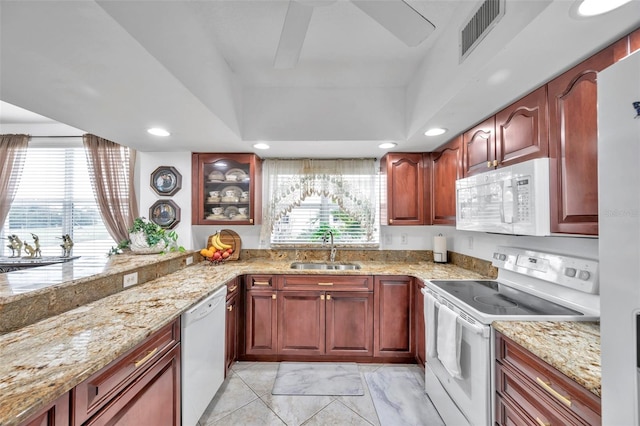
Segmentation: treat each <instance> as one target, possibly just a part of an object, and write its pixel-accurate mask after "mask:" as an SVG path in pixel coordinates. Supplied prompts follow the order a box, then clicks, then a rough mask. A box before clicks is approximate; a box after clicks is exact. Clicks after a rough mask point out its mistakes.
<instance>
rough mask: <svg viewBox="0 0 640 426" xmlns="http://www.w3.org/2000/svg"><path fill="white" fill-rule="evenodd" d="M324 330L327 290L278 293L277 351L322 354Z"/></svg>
mask: <svg viewBox="0 0 640 426" xmlns="http://www.w3.org/2000/svg"><path fill="white" fill-rule="evenodd" d="M324 330H325V294H324V292H321V291H281V292H279V293H278V354H280V355H285V354H288V355H321V354H323V353H324V348H325V340H324Z"/></svg>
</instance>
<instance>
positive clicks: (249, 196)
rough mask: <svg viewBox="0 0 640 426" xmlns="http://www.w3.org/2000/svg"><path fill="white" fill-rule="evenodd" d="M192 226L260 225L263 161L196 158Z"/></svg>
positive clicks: (243, 157)
mask: <svg viewBox="0 0 640 426" xmlns="http://www.w3.org/2000/svg"><path fill="white" fill-rule="evenodd" d="M191 167H192V178H193V183H192V188H193V189H192V203H193V205H192V224H194V225H212V224H229V223H231V224H237V225H250V224H255V223H260V222H261V218H262V216H261V215H262V207H261V194H260V190H261V189H260V188H261V184H260V179H261V161H260V159H259V158H258V157H257V156H256V155H254V154H202V153H200V154H198V153H195V154H193V156H192V166H191Z"/></svg>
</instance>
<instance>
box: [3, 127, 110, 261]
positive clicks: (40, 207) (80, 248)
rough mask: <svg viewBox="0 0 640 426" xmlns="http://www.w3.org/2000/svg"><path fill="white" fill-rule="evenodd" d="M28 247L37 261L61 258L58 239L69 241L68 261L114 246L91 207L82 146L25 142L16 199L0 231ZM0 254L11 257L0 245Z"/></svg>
mask: <svg viewBox="0 0 640 426" xmlns="http://www.w3.org/2000/svg"><path fill="white" fill-rule="evenodd" d="M1 234H2V240H3V241H7V239H6V237H7V236H8V235H11V234H15V235H17V236H18V237H19V238H20V239H21V240H22V241H23V242H27V243H29V244H30V245H32V246H33V245H34V239H33V236H32V234H35V235H37V236H38V237H39V242H40V248H41V250H42V255H43V256H60V255H61V254H62V248H61V247H60V244H62V236H63V235H65V234H69V236H70V237H71V238H72V240H73V242H74V246H73V252H72V254H73V255H74V256H104V255H105V254H106V253H107V252H108V251H109V249H110V248H111V247H112V246H115V245H116V243H115V242H114V241H113V239H112V238H111V236H110V235H109V233H108V232H107V230H106V228H105V226H104V224H103V222H102V218H101V217H100V212H99V211H98V207H97V205H96V202H95V198H94V195H93V190H92V188H91V182H90V181H89V174H88V170H87V160H86V156H85V152H84V148H83V146H82V141H80V140H75V139H68V140H63V141H60V142H57V141H56V142H50V141H46V142H43V141H37V142H34V141H30V142H29V147H28V149H27V156H26V159H25V165H24V170H23V173H22V177H21V178H20V182H19V186H18V191H17V194H16V198H15V199H14V201H13V204H12V205H11V210H10V211H9V215H8V217H7V219H6V221H5V224H4V227H3V229H2V233H1ZM0 255H2V256H8V255H11V250H10V249H8V248H7V247H6V244H3V245H2V247H1V248H0ZM24 255H25V254H24V252H23V256H24Z"/></svg>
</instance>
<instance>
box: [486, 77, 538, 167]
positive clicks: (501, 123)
mask: <svg viewBox="0 0 640 426" xmlns="http://www.w3.org/2000/svg"><path fill="white" fill-rule="evenodd" d="M495 144H496V148H495V151H496V153H495V159H496V160H497V164H495V166H496V167H504V166H510V165H512V164H516V163H520V162H523V161H527V160H532V159H534V158H544V157H547V156H548V155H549V136H548V132H547V87H546V86H542V87H540V88H538V89H536V90H534V91H533V92H531V93H529V94H528V95H527V96H525V97H523V98H522V99H519V100H518V101H516V102H514V103H513V104H511V105H509V106H508V107H507V108H505V109H503V110H502V111H500V112H499V113H498V114H496V140H495Z"/></svg>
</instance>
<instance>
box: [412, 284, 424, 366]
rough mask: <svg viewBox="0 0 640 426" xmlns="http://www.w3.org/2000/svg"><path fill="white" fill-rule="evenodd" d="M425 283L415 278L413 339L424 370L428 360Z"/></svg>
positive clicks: (418, 359)
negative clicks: (423, 291) (423, 292)
mask: <svg viewBox="0 0 640 426" xmlns="http://www.w3.org/2000/svg"><path fill="white" fill-rule="evenodd" d="M423 288H424V283H423V282H422V281H421V280H419V279H417V278H414V280H413V324H414V326H413V339H414V341H415V342H416V343H415V354H416V361H417V362H418V365H419V366H420V367H421V368H423V369H424V363H425V362H426V360H427V353H426V342H425V322H424V295H423V294H422V292H421V290H422V289H423Z"/></svg>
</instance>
